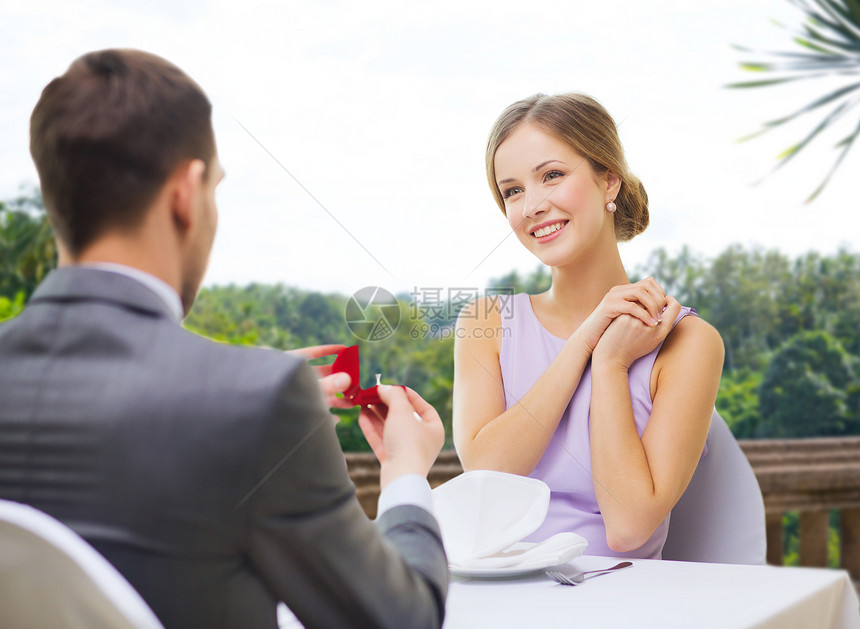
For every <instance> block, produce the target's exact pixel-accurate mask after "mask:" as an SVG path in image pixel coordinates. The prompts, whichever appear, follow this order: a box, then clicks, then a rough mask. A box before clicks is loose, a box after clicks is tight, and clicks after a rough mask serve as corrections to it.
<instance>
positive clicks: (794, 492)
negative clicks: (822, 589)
mask: <svg viewBox="0 0 860 629" xmlns="http://www.w3.org/2000/svg"><path fill="white" fill-rule="evenodd" d="M740 443H741V447H742V448H743V450H744V453H745V454H746V455H747V459H749V462H750V464H751V465H752V467H753V470H755V474H756V477H757V478H758V483H759V486H760V487H761V492H762V495H763V496H764V506H765V513H766V518H767V561H768V563H770V564H775V565H781V564H782V558H783V555H782V547H783V526H782V516H783V514H784V513H786V512H788V511H799V512H800V549H799V551H800V564H801V565H803V566H826V565H827V539H828V517H829V512H830V510H831V509H838V510H839V514H840V520H841V526H840V528H841V534H840V544H841V549H840V551H841V552H840V557H841V565H842V567H843V568H845V569H846V570H848V572H850V573H851V578H852V579H854V581H855V582H856V581H860V437H836V438H816V439H787V440H756V441H741V442H740Z"/></svg>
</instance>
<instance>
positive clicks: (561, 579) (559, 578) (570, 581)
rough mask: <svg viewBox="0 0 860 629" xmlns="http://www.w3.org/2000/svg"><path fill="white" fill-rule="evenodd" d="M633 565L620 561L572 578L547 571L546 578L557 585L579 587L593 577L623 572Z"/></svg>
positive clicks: (553, 571) (629, 562)
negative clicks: (615, 571) (609, 566)
mask: <svg viewBox="0 0 860 629" xmlns="http://www.w3.org/2000/svg"><path fill="white" fill-rule="evenodd" d="M632 565H633V562H631V561H622V562H621V563H619V564H615V565H614V566H612V567H611V568H604V569H603V570H586V571H585V572H580V573H579V574H574V575H573V576H567V575H566V574H564V573H562V572H557V571H556V570H547V571H546V576H548V577H549V578H550V579H552V580H553V581H555V582H557V583H561V584H562V585H579V584H580V583H582V582H583V581H585V580H586V579H591V578H593V577H599V576H600V575H601V574H606V573H607V572H612V571H613V570H623V569H624V568H629V567H630V566H632ZM587 574H590V575H592V576H590V577H586V576H585V575H587Z"/></svg>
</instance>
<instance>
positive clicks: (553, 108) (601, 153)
mask: <svg viewBox="0 0 860 629" xmlns="http://www.w3.org/2000/svg"><path fill="white" fill-rule="evenodd" d="M524 122H528V123H530V124H533V125H535V126H537V127H540V128H542V129H543V130H544V131H546V132H547V133H549V134H551V135H553V136H555V137H556V138H558V139H559V140H561V141H562V142H564V143H565V144H567V145H569V146H570V147H571V148H572V149H573V150H575V151H576V152H577V153H579V154H580V155H582V156H583V157H585V158H586V159H587V160H588V161H589V163H590V164H591V167H592V168H593V169H594V172H595V173H596V174H598V175H602V174H603V173H605V172H606V171H611V172H613V173H615V174H617V175H618V176H619V177H620V178H621V188H620V189H619V191H618V197H617V198H616V199H615V205H616V206H617V207H618V209H617V211H616V212H615V237H616V239H617V240H621V241H624V240H630V239H631V238H633V236H635V235H636V234H640V233H642V232H643V231H644V230H645V228H646V227H648V195H647V194H646V193H645V188H644V186H643V185H642V182H641V181H639V180H638V179H637V178H636V177H634V176H633V174H632V173H631V172H630V169H629V168H628V167H627V161H626V160H625V159H624V149H623V148H622V146H621V141H620V140H619V139H618V129H617V128H616V127H615V121H614V120H613V119H612V116H610V115H609V112H607V111H606V110H605V109H604V108H603V106H602V105H601V104H600V103H598V102H597V101H596V100H594V99H593V98H591V97H590V96H586V95H585V94H578V93H575V92H572V93H569V94H556V95H554V96H547V95H546V94H535V95H534V96H529V97H528V98H524V99H523V100H520V101H517V102H515V103H514V104H513V105H511V106H510V107H508V108H507V109H505V111H503V112H502V115H501V116H499V118H498V120H496V123H495V124H494V125H493V129H492V130H491V131H490V137H489V139H488V140H487V153H486V160H487V180H488V182H489V184H490V190H492V192H493V197H494V198H495V199H496V203H497V204H498V205H499V207H500V208H501V210H502V212H505V202H504V199H503V198H502V194H501V192H500V191H499V186H498V184H497V183H496V168H495V164H494V161H495V157H496V151H497V150H498V148H499V146H500V145H501V144H502V142H504V141H505V140H506V139H507V138H508V136H509V135H510V134H511V133H512V132H513V130H514V129H516V128H517V127H518V126H519V125H520V124H522V123H524Z"/></svg>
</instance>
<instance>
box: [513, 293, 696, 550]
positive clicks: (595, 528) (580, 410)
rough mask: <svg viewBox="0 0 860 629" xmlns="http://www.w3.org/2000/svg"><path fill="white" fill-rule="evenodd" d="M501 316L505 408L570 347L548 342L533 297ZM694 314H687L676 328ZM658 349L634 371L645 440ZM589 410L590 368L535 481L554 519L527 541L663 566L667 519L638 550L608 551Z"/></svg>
mask: <svg viewBox="0 0 860 629" xmlns="http://www.w3.org/2000/svg"><path fill="white" fill-rule="evenodd" d="M508 299H510V301H509V303H508V304H506V305H505V307H503V309H502V313H501V314H502V328H503V334H502V345H501V350H500V354H499V362H500V365H501V368H502V382H503V384H504V388H505V408H506V409H508V408H510V407H511V406H513V405H514V404H516V403H517V402H518V401H519V400H520V399H522V397H523V396H524V395H525V394H526V393H527V392H528V391H529V389H531V387H532V386H533V385H534V383H535V381H537V379H538V378H539V377H540V375H541V374H542V373H543V372H544V371H545V370H546V368H547V367H549V365H550V363H551V362H552V361H553V360H554V359H555V357H556V356H557V355H558V353H559V352H560V351H561V349H562V347H564V344H565V343H566V342H567V339H563V338H560V337H557V336H554V335H552V334H550V333H549V332H548V331H547V330H546V328H544V327H543V326H542V325H541V323H540V322H539V321H538V319H537V316H536V315H535V313H534V310H533V309H532V306H531V300H530V299H529V296H528V294H526V293H519V294H517V295H512V296H511V297H509V298H508ZM689 314H694V315H695V314H696V311H695V310H693V309H692V308H683V309H682V310H681V314H680V315H678V318H677V319H676V320H675V323H677V322H678V321H680V320H681V319H682V318H683V317H685V316H687V315H689ZM659 351H660V346H657V348H656V349H654V351H652V352H651V353H650V354H646V355H645V356H643V357H642V358H639V359H638V360H637V361H636V362H634V363H633V364H632V365H631V366H630V371H629V379H630V398H631V401H632V402H633V416H634V418H635V421H636V428H637V430H638V431H639V436H640V437H641V436H642V432H643V431H644V430H645V425H646V424H647V423H648V419H649V418H650V416H651V406H652V403H651V390H650V385H651V369H652V367H653V366H654V360H655V359H656V358H657V353H658V352H659ZM590 409H591V363H588V365H586V367H585V370H584V371H583V373H582V378H580V381H579V386H578V387H577V388H576V391H575V392H574V394H573V397H572V398H571V400H570V402H569V403H568V405H567V408H566V409H565V410H564V415H563V416H562V418H561V421H560V422H559V425H558V428H557V429H556V431H555V434H554V435H553V438H552V441H551V442H550V444H549V446H548V447H547V449H546V452H544V455H543V457H542V458H541V460H540V462H539V463H538V464H537V467H535V469H534V471H532V473H531V474H529V476H531V477H532V478H537V479H540V480H542V481H543V482H545V483H546V484H547V485H549V488H550V491H551V494H550V502H549V511H548V512H547V516H546V519H545V520H544V523H543V524H542V525H541V527H540V528H539V529H538V530H537V531H535V532H534V533H533V534H532V535H530V536H529V537H527V538H526V540H527V541H539V540H543V539H546V538H548V537H550V536H551V535H554V534H556V533H560V532H562V531H573V532H575V533H579V534H580V535H582V536H583V537H584V538H585V539H587V540H588V548H587V549H586V554H589V555H604V556H613V557H638V558H643V559H660V558H661V552H662V550H663V544H664V543H665V542H666V533H667V531H668V529H669V517H668V516H667V517H666V519H665V520H663V522H661V523H660V525H659V526H658V527H657V530H656V531H654V534H653V535H652V536H651V537H650V539H648V541H647V542H645V544H643V545H642V546H641V547H640V548H638V549H636V550H634V551H631V552H627V553H619V552H616V551H614V550H612V549H611V548H609V546H608V545H607V544H606V528H605V527H604V525H603V517H602V516H601V514H600V508H599V507H598V505H597V498H596V496H595V494H594V485H593V483H592V477H591V450H590V446H589V443H590V442H589V416H590V412H591V411H590Z"/></svg>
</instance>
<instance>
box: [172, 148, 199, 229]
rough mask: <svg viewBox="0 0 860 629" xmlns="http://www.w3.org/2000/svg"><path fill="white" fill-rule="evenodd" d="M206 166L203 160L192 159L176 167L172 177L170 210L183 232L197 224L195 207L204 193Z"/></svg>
mask: <svg viewBox="0 0 860 629" xmlns="http://www.w3.org/2000/svg"><path fill="white" fill-rule="evenodd" d="M205 173H206V164H205V163H204V162H203V160H200V159H192V160H190V161H188V162H183V163H182V164H180V165H179V166H177V167H176V170H174V171H173V175H172V176H171V177H170V180H169V185H170V186H171V191H170V209H171V212H172V214H173V221H174V222H175V223H176V224H177V226H179V227H180V228H181V229H182V230H183V231H187V230H188V229H189V228H190V227H191V226H192V224H193V223H194V222H195V219H196V216H195V206H196V205H197V202H198V198H199V195H201V194H203V193H204V185H203V183H204V182H203V178H204V175H205Z"/></svg>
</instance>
